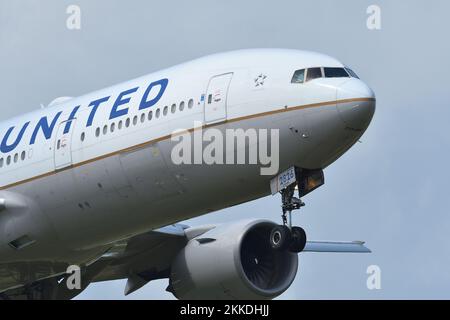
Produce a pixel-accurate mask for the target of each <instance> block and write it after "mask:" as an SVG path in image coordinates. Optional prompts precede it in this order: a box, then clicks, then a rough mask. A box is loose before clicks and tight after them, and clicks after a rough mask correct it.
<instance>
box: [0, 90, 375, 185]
mask: <svg viewBox="0 0 450 320" xmlns="http://www.w3.org/2000/svg"><path fill="white" fill-rule="evenodd" d="M358 101H375V99H374V98H355V99H344V100H338V101H327V102H319V103H312V104H306V105H303V106H296V107H290V108H289V107H287V108H283V109H277V110H273V111H267V112H261V113H256V114H251V115H248V116H243V117H238V118H234V119H229V120H224V121H220V122H216V123H212V124H206V125H203V126H201V127H196V128H191V129H188V130H186V131H184V132H193V131H195V130H199V129H206V128H210V127H215V126H218V125H222V124H225V123H233V122H239V121H244V120H249V119H254V118H260V117H265V116H269V115H273V114H278V113H283V112H289V111H295V110H301V109H308V108H317V107H323V106H328V105H333V104H338V103H349V102H358ZM182 133H183V132H181V133H180V134H182ZM172 136H174V135H172V134H169V135H165V136H162V137H159V138H156V139H152V140H150V141H146V142H143V143H139V144H137V145H134V146H131V147H128V148H125V149H121V150H117V151H114V152H111V153H107V154H104V155H101V156H98V157H95V158H92V159H89V160H86V161H82V162H78V163H76V164H72V165H70V166H68V167H65V168H62V169H60V170H55V171H51V172H47V173H44V174H40V175H37V176H34V177H31V178H28V179H24V180H21V181H17V182H14V183H11V184H8V185H5V186H2V187H0V190H6V189H9V188H12V187H16V186H18V185H21V184H24V183H27V182H30V181H33V180H37V179H41V178H45V177H48V176H51V175H53V174H56V173H59V172H63V171H66V170H70V169H73V168H77V167H81V166H83V165H85V164H88V163H91V162H95V161H99V160H102V159H105V158H109V157H112V156H115V155H117V154H120V153H124V152H130V151H133V150H136V149H140V148H142V147H145V146H147V145H150V144H153V143H156V142H160V141H163V140H167V139H169V138H170V137H172Z"/></svg>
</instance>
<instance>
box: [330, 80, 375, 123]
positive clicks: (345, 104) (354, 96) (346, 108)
mask: <svg viewBox="0 0 450 320" xmlns="http://www.w3.org/2000/svg"><path fill="white" fill-rule="evenodd" d="M336 100H337V109H338V112H339V115H340V117H341V119H342V121H344V123H345V124H346V125H347V126H348V127H350V128H352V129H357V130H364V129H366V128H367V126H368V125H369V123H370V121H371V120H372V117H373V114H374V113H375V104H376V100H375V93H374V92H373V91H372V89H370V88H369V87H368V86H367V85H366V84H365V83H364V82H363V81H361V80H359V79H356V78H352V79H349V80H348V81H346V82H344V83H343V84H341V85H340V86H339V87H338V88H337V92H336Z"/></svg>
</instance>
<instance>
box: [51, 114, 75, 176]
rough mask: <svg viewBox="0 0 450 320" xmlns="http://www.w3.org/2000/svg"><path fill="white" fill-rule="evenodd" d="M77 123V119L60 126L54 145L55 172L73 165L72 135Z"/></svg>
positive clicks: (64, 122) (62, 123)
mask: <svg viewBox="0 0 450 320" xmlns="http://www.w3.org/2000/svg"><path fill="white" fill-rule="evenodd" d="M75 122H76V119H72V120H67V121H63V122H61V123H60V124H59V126H58V130H57V132H56V136H55V145H54V160H55V170H60V169H63V168H66V167H68V166H71V165H72V133H73V130H74V128H75Z"/></svg>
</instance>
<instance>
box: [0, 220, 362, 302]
mask: <svg viewBox="0 0 450 320" xmlns="http://www.w3.org/2000/svg"><path fill="white" fill-rule="evenodd" d="M214 228H215V226H212V225H211V226H201V227H193V228H189V227H188V226H186V225H182V224H175V225H169V226H166V227H163V228H161V229H157V230H152V231H149V232H146V233H143V234H140V235H136V236H133V237H131V238H128V239H124V240H121V241H117V242H115V243H113V244H112V245H111V247H110V248H109V249H108V250H107V251H106V252H104V254H102V255H101V256H99V257H98V258H97V259H96V260H95V261H93V262H91V263H90V264H89V265H86V266H83V267H82V269H81V279H82V283H81V289H80V290H68V289H67V286H66V280H67V275H66V274H59V275H58V276H53V277H52V276H49V277H47V278H45V279H42V280H39V281H36V282H35V283H33V284H32V285H27V286H21V287H16V288H15V289H11V290H7V291H4V292H1V293H0V300H1V299H2V298H3V299H71V298H73V297H75V296H76V295H78V294H79V293H80V292H81V291H83V290H84V289H85V288H86V287H87V286H88V285H89V284H90V283H92V282H100V281H109V280H118V279H128V280H127V284H126V287H125V290H124V294H125V295H127V294H130V293H131V292H134V291H135V290H137V289H139V288H141V287H142V286H144V285H145V284H147V283H148V282H150V281H152V280H156V279H162V278H168V277H169V276H170V267H171V264H172V262H173V260H174V258H175V256H176V255H177V254H178V253H179V252H180V251H181V250H182V249H183V248H184V247H185V246H186V244H187V243H188V241H189V240H190V239H193V238H196V237H198V236H200V235H201V234H203V233H206V232H208V231H209V230H211V229H214ZM304 252H343V253H345V252H348V253H368V252H370V250H369V249H368V248H367V247H365V246H364V242H361V241H352V242H334V241H308V242H307V244H306V247H305V249H304ZM30 268H31V269H33V267H32V266H31V265H29V266H28V267H27V268H26V269H27V270H30ZM0 269H1V268H0ZM168 290H169V291H170V290H171V288H168Z"/></svg>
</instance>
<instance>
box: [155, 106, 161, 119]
mask: <svg viewBox="0 0 450 320" xmlns="http://www.w3.org/2000/svg"><path fill="white" fill-rule="evenodd" d="M160 113H161V111H160V110H159V108H158V109H156V114H155V116H156V118H159V114H160Z"/></svg>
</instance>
